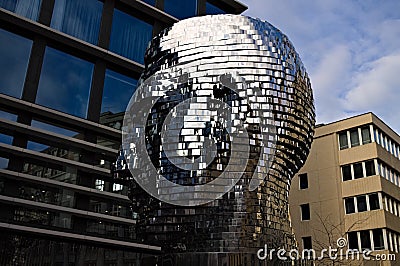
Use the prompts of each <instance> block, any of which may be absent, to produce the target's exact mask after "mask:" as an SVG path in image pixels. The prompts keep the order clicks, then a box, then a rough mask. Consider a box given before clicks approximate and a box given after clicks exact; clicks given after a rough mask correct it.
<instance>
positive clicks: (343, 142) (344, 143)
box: [339, 132, 349, 150]
mask: <svg viewBox="0 0 400 266" xmlns="http://www.w3.org/2000/svg"><path fill="white" fill-rule="evenodd" d="M339 146H340V149H341V150H344V149H347V148H348V147H349V141H348V139H347V132H342V133H340V134H339Z"/></svg>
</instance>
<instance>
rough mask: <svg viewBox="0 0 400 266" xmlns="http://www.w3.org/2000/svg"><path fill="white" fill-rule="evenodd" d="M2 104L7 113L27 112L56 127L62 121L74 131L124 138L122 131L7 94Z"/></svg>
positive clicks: (115, 138)
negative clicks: (50, 122)
mask: <svg viewBox="0 0 400 266" xmlns="http://www.w3.org/2000/svg"><path fill="white" fill-rule="evenodd" d="M0 102H1V106H0V109H4V110H6V111H7V110H14V111H15V112H17V113H19V112H20V111H25V112H28V113H30V114H32V116H33V117H34V118H39V119H40V118H42V119H45V120H50V121H53V122H55V123H54V124H55V125H57V124H60V121H62V125H64V126H67V127H68V128H70V129H72V130H78V131H87V130H88V131H91V132H94V133H96V134H98V135H100V136H103V137H106V138H110V139H113V140H119V141H120V140H121V138H122V133H121V131H120V130H117V129H114V128H111V127H107V126H105V125H101V124H98V123H95V122H91V121H88V120H86V119H83V118H79V117H76V116H73V115H69V114H66V113H63V112H60V111H56V110H53V109H50V108H47V107H44V106H41V105H38V104H34V103H30V102H27V101H24V100H21V99H17V98H14V97H11V96H8V95H5V94H1V93H0Z"/></svg>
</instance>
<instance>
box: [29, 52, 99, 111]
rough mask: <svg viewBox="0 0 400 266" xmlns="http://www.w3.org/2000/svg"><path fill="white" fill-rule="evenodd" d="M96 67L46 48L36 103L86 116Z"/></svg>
mask: <svg viewBox="0 0 400 266" xmlns="http://www.w3.org/2000/svg"><path fill="white" fill-rule="evenodd" d="M92 72H93V64H91V63H89V62H87V61H84V60H82V59H79V58H77V57H74V56H71V55H68V54H66V53H63V52H61V51H58V50H55V49H53V48H50V47H47V48H46V52H45V56H44V62H43V68H42V74H41V76H40V81H39V87H38V92H37V98H36V103H37V104H40V105H44V106H47V107H50V108H53V109H55V110H58V111H61V112H64V113H67V114H70V115H74V116H78V117H86V109H87V104H88V98H89V91H90V84H91V79H92Z"/></svg>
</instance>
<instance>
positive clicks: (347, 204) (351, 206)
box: [344, 198, 356, 214]
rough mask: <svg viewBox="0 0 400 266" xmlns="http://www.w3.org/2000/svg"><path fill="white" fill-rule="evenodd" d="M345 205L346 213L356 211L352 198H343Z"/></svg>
mask: <svg viewBox="0 0 400 266" xmlns="http://www.w3.org/2000/svg"><path fill="white" fill-rule="evenodd" d="M344 203H345V207H346V214H351V213H355V212H356V208H355V205H354V198H347V199H345V200H344Z"/></svg>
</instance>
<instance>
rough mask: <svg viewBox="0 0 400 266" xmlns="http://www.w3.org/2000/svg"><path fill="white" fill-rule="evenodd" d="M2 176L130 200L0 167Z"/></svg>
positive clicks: (120, 199) (83, 192) (122, 196)
mask: <svg viewBox="0 0 400 266" xmlns="http://www.w3.org/2000/svg"><path fill="white" fill-rule="evenodd" d="M0 176H2V177H6V178H12V179H17V180H22V181H25V182H32V183H35V184H43V185H45V186H51V187H59V188H66V189H70V190H73V191H75V192H78V193H82V194H89V195H93V196H95V197H98V198H106V199H110V198H111V199H115V200H119V201H122V202H126V203H129V202H130V200H129V198H128V197H127V196H124V195H121V194H116V193H111V192H107V191H100V190H98V189H95V188H89V187H83V186H79V185H75V184H70V183H66V182H61V181H57V180H54V179H48V178H44V177H38V176H33V175H28V174H23V173H18V172H14V171H10V170H6V169H0Z"/></svg>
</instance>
